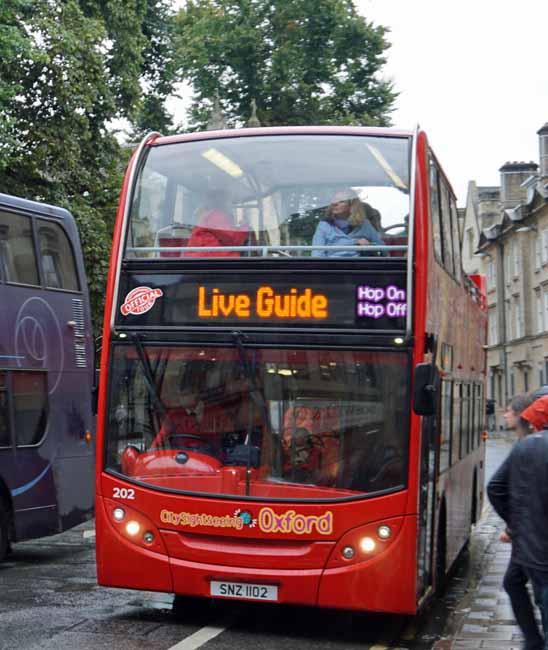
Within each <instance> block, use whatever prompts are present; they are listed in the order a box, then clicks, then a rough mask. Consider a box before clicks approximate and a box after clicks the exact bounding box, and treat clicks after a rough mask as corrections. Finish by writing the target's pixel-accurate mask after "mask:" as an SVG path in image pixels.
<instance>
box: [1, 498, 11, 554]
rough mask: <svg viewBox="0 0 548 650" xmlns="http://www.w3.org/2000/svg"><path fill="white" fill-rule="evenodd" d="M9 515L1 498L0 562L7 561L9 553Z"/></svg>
mask: <svg viewBox="0 0 548 650" xmlns="http://www.w3.org/2000/svg"><path fill="white" fill-rule="evenodd" d="M9 521H10V520H9V514H8V511H7V509H6V506H5V504H4V502H3V501H2V499H1V498H0V562H2V561H3V560H5V559H6V555H7V554H8V551H9V546H10V544H9Z"/></svg>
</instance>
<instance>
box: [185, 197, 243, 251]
mask: <svg viewBox="0 0 548 650" xmlns="http://www.w3.org/2000/svg"><path fill="white" fill-rule="evenodd" d="M198 214H199V216H198V225H197V226H196V227H195V228H194V230H193V231H192V233H191V235H190V239H189V240H188V243H187V246H188V247H196V246H199V247H201V248H203V249H204V250H203V251H189V252H188V253H185V257H240V256H241V252H240V251H216V250H211V249H214V248H218V247H219V246H244V245H245V244H246V242H247V241H248V239H249V234H250V233H249V228H248V227H247V226H245V225H243V226H237V225H236V223H235V221H234V217H233V216H232V214H231V212H230V208H229V199H228V197H227V195H226V193H223V192H212V193H211V194H210V195H209V196H208V197H207V199H206V201H205V203H204V206H203V207H202V208H201V209H200V210H199V212H198ZM208 249H209V250H208Z"/></svg>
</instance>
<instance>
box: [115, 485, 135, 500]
mask: <svg viewBox="0 0 548 650" xmlns="http://www.w3.org/2000/svg"><path fill="white" fill-rule="evenodd" d="M112 496H113V497H114V498H115V499H135V490H133V489H132V488H120V487H115V488H114V490H113V494H112Z"/></svg>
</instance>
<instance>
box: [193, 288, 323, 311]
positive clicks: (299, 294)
mask: <svg viewBox="0 0 548 650" xmlns="http://www.w3.org/2000/svg"><path fill="white" fill-rule="evenodd" d="M328 303H329V301H328V299H327V296H324V295H323V294H321V293H316V294H314V293H313V291H312V289H303V290H302V291H300V290H299V289H290V290H289V293H278V292H277V291H275V290H274V289H273V288H272V287H259V289H257V292H256V294H255V296H254V299H252V298H251V296H249V295H247V294H245V293H222V292H221V291H220V290H219V289H217V288H214V289H208V288H207V287H198V316H199V317H200V318H212V317H215V316H232V317H236V318H251V317H252V316H258V317H259V318H314V319H323V318H327V316H328V310H327V307H328Z"/></svg>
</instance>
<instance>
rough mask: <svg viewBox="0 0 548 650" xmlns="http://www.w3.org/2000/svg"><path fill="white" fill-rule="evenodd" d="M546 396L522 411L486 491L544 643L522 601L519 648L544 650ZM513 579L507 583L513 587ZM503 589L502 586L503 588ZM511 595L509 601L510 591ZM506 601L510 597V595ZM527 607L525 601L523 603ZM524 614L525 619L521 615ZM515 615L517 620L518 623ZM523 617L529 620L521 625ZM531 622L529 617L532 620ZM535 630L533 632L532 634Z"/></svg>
mask: <svg viewBox="0 0 548 650" xmlns="http://www.w3.org/2000/svg"><path fill="white" fill-rule="evenodd" d="M547 424H548V396H544V397H541V398H540V399H537V400H536V401H534V402H533V403H532V404H531V405H529V406H528V407H527V408H525V409H524V410H523V411H522V412H521V414H520V417H519V420H518V426H519V427H521V428H522V429H521V430H522V432H523V433H525V432H526V431H527V430H528V429H530V428H531V427H532V428H533V429H534V430H535V431H534V432H532V433H529V434H528V435H524V436H523V437H522V438H521V439H520V440H519V441H518V442H517V443H516V445H515V446H514V448H513V449H512V451H511V452H510V455H509V456H508V458H507V459H506V461H504V463H503V465H502V466H501V467H500V468H499V470H497V472H496V473H495V475H494V476H493V478H492V479H491V481H490V482H489V485H488V488H487V493H488V496H489V500H490V501H491V504H492V505H493V507H494V509H495V511H496V512H497V513H498V514H499V515H500V516H501V517H502V518H503V519H504V521H505V522H506V525H507V530H508V534H509V537H510V539H511V542H512V558H511V562H510V564H511V565H514V567H513V571H515V572H516V575H517V572H518V571H519V569H517V568H515V567H520V568H521V570H522V571H523V572H525V574H526V575H527V576H528V577H529V579H530V580H531V584H532V586H533V592H534V594H535V601H536V603H537V605H538V606H539V609H540V612H541V616H542V624H543V629H544V637H545V640H542V637H541V636H540V632H539V631H538V628H537V627H536V623H535V628H533V627H532V626H531V619H530V615H529V614H528V613H527V611H526V610H527V607H528V605H527V603H525V601H524V600H523V599H521V600H520V602H519V603H518V607H517V610H516V607H515V604H514V601H512V608H513V609H514V614H515V615H516V620H517V621H518V624H519V626H520V628H521V629H522V632H523V634H524V637H525V645H524V650H548V640H547V631H548V429H547V428H546V426H547ZM518 581H519V579H511V583H512V584H514V585H515V584H517V583H518ZM505 588H506V587H505ZM513 593H514V598H515V595H516V591H514V592H513ZM511 598H512V597H511ZM529 604H530V601H529ZM524 611H525V612H526V614H527V616H524ZM518 616H519V617H520V618H519V619H518ZM527 619H529V622H527ZM533 620H534V619H533ZM535 630H536V632H535Z"/></svg>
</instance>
